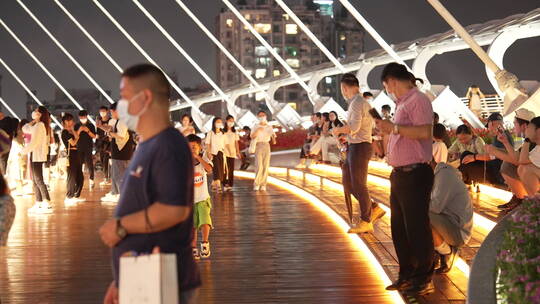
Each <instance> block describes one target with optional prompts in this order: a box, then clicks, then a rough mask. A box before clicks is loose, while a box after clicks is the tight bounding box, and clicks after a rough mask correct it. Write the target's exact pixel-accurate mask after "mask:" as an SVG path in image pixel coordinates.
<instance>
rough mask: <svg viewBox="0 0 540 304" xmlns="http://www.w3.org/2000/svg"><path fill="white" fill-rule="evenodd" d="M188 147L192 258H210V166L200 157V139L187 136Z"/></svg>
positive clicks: (208, 162)
mask: <svg viewBox="0 0 540 304" xmlns="http://www.w3.org/2000/svg"><path fill="white" fill-rule="evenodd" d="M187 140H188V143H189V147H190V148H191V153H192V156H193V166H194V170H193V173H194V174H193V175H194V183H193V185H194V191H193V198H194V199H193V201H194V203H195V204H194V205H193V228H194V229H193V230H194V231H193V232H194V233H193V234H194V236H193V242H192V243H191V247H192V248H193V250H192V252H193V257H194V258H195V260H199V259H200V258H201V257H202V258H208V257H210V242H208V236H209V235H210V228H212V218H211V217H210V210H211V209H212V201H211V199H210V193H208V184H207V178H206V174H207V173H210V172H212V166H211V165H210V161H208V160H205V159H204V157H201V142H202V140H201V138H200V137H198V136H197V135H195V134H190V135H188V136H187ZM198 230H201V234H202V242H201V251H200V254H199V250H198V249H197V234H198Z"/></svg>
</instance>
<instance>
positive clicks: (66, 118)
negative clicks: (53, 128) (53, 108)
mask: <svg viewBox="0 0 540 304" xmlns="http://www.w3.org/2000/svg"><path fill="white" fill-rule="evenodd" d="M68 120H73V115H71V114H69V113H66V114H64V116H62V123H65V122H66V121H68Z"/></svg>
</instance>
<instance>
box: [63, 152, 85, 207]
mask: <svg viewBox="0 0 540 304" xmlns="http://www.w3.org/2000/svg"><path fill="white" fill-rule="evenodd" d="M68 161H69V163H68V168H67V193H66V197H67V198H74V197H79V196H81V191H82V188H83V185H84V175H83V172H82V162H81V157H80V154H79V152H78V151H77V150H70V151H69V155H68Z"/></svg>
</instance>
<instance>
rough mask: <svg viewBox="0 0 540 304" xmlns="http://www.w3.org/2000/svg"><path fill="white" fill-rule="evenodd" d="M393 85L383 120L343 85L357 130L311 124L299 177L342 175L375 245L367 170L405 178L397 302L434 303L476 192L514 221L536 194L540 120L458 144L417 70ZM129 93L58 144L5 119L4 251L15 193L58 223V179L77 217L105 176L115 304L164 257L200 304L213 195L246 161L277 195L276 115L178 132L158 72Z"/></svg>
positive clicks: (133, 72)
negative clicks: (138, 263) (123, 268)
mask: <svg viewBox="0 0 540 304" xmlns="http://www.w3.org/2000/svg"><path fill="white" fill-rule="evenodd" d="M381 82H382V84H383V86H384V88H385V91H386V93H387V94H388V95H389V96H390V98H391V99H393V100H394V102H395V104H396V107H395V113H391V112H392V108H391V107H390V106H389V105H385V106H383V107H382V111H381V113H380V114H379V113H377V112H376V111H374V109H373V108H372V106H371V101H372V100H373V95H372V94H371V93H369V92H364V93H362V92H360V85H359V82H358V79H357V78H356V77H355V75H354V74H345V75H343V76H342V78H341V92H342V95H343V97H344V99H345V100H346V101H347V105H348V110H347V117H344V118H340V117H339V116H338V114H337V113H336V112H334V111H331V112H328V113H314V114H313V115H312V116H311V120H312V122H313V125H312V126H311V127H310V128H309V129H308V130H307V137H306V139H305V142H304V145H303V146H302V149H301V156H300V158H301V163H300V166H309V162H310V161H313V160H314V161H317V162H319V163H324V164H329V163H331V162H339V163H340V165H341V168H342V172H343V174H342V181H343V185H344V189H345V190H346V192H347V193H350V194H352V196H354V197H355V198H356V200H357V201H358V203H359V219H358V220H357V221H356V225H354V226H353V227H352V228H351V229H350V231H349V233H366V232H372V231H373V223H374V222H375V221H377V220H378V219H380V218H381V217H382V216H383V215H384V214H385V211H384V210H383V209H382V208H380V207H379V206H378V204H377V203H375V202H374V201H373V200H372V199H371V198H370V194H369V191H368V187H367V175H368V167H369V161H370V160H371V159H372V158H374V157H375V158H380V159H384V160H386V162H387V163H388V164H389V165H390V166H392V167H393V170H392V173H391V176H390V181H391V193H390V206H391V211H392V214H391V229H392V240H393V243H394V247H395V250H396V253H397V257H398V261H399V265H400V269H399V278H398V280H397V281H395V282H393V283H392V285H390V286H388V288H387V289H389V290H401V291H404V292H407V293H415V294H425V293H429V292H431V291H433V288H434V287H433V283H432V276H433V273H435V272H436V273H446V272H448V271H449V270H450V269H451V268H452V265H453V262H454V260H455V256H456V253H457V251H458V249H459V248H460V247H461V246H463V245H465V244H466V243H467V242H468V241H469V240H470V238H471V231H472V215H473V207H472V202H471V198H470V195H469V189H468V187H467V184H475V183H491V184H494V185H498V186H507V187H509V189H510V190H511V191H512V193H513V197H512V200H511V201H509V202H508V203H506V204H504V205H501V206H499V207H500V208H501V209H504V210H511V209H513V208H515V207H516V206H518V205H519V204H520V203H521V201H522V200H523V199H524V198H525V197H526V196H531V195H535V194H536V193H538V190H539V185H540V182H539V179H540V148H538V147H537V146H536V143H537V142H538V141H540V131H539V129H540V117H535V114H534V113H532V112H531V111H529V110H527V109H519V110H517V111H516V112H515V119H514V134H512V133H511V132H509V131H508V130H506V129H505V128H504V124H503V117H502V115H500V114H499V113H494V114H492V115H490V116H489V118H488V119H487V125H486V127H487V129H488V132H489V136H490V138H489V139H490V141H489V142H490V144H486V142H485V140H483V139H482V138H481V136H479V135H478V134H477V132H478V131H477V130H475V129H473V128H472V127H471V126H470V125H469V124H468V123H464V124H463V125H461V126H459V127H458V128H457V130H456V131H455V133H456V136H457V139H456V140H455V141H454V143H451V142H450V137H449V136H448V129H447V128H446V127H445V126H444V125H442V124H440V123H439V122H438V115H437V114H436V113H434V112H433V109H432V105H431V100H432V99H431V98H429V97H428V96H427V95H426V94H424V93H422V92H421V90H419V89H418V88H417V85H416V84H417V82H418V79H416V78H415V77H414V75H412V74H411V73H410V72H409V71H408V70H407V69H406V67H405V66H403V65H400V64H397V63H391V64H388V65H387V66H386V67H385V68H384V70H383V72H382V76H381ZM120 89H121V91H120V92H121V100H120V101H118V102H116V103H114V104H112V105H111V106H110V108H107V107H101V108H100V110H99V116H98V117H96V123H95V124H93V123H92V122H91V120H90V118H89V116H88V113H87V112H86V111H84V110H82V111H80V112H79V113H78V116H77V117H74V116H73V115H71V114H69V113H66V114H64V115H63V117H62V118H61V121H62V126H61V127H62V130H61V131H60V132H55V130H54V129H53V128H51V122H50V114H49V112H48V111H47V109H46V108H45V107H41V106H40V107H38V108H36V109H35V110H34V111H33V112H32V121H24V120H23V121H21V122H19V121H16V120H15V119H13V118H10V117H4V115H3V114H1V113H0V147H1V148H2V154H1V162H0V164H1V170H2V173H3V174H2V175H3V176H5V177H7V180H6V179H5V178H0V245H5V242H6V239H7V233H8V232H9V229H10V226H11V225H12V223H13V217H14V214H15V205H14V203H13V198H12V197H11V195H10V192H11V193H12V194H13V195H22V194H33V195H34V198H35V203H34V205H33V206H32V207H31V208H30V209H29V210H28V212H30V213H51V212H52V210H53V206H52V204H51V196H50V193H49V187H48V184H50V182H52V180H53V179H56V180H57V181H58V180H61V179H62V178H65V179H66V193H65V200H64V202H65V203H66V204H76V203H78V202H83V201H85V199H84V198H82V197H81V193H82V189H83V187H84V183H85V174H84V173H83V166H84V167H85V169H86V171H87V175H88V187H89V188H90V189H92V188H94V187H95V180H96V173H95V171H97V170H98V169H99V170H100V171H101V172H102V174H103V180H102V182H101V183H100V185H101V186H103V187H108V186H110V192H109V193H107V194H106V195H105V196H104V197H102V198H101V200H102V201H103V202H109V203H113V204H115V205H116V206H117V207H116V211H115V214H114V217H113V218H111V219H110V220H108V221H107V222H105V223H104V224H103V226H102V227H101V228H100V232H99V233H100V236H101V239H102V241H103V242H104V244H106V245H107V246H109V247H111V248H112V253H113V254H112V262H113V263H112V265H113V270H114V281H113V282H111V284H110V286H109V289H108V291H107V294H106V297H105V302H106V303H114V301H116V300H117V297H118V280H119V276H118V273H119V272H118V267H119V259H120V257H121V256H122V255H124V254H125V253H127V252H132V251H135V252H139V253H150V252H153V251H154V250H155V248H156V247H157V248H159V250H160V251H161V252H166V253H176V254H178V255H179V256H181V257H182V258H181V259H179V260H178V274H179V288H180V297H181V302H182V303H192V302H193V301H196V297H197V290H198V287H199V286H200V284H201V280H200V277H199V273H198V270H197V266H196V264H195V261H196V260H199V259H207V258H209V257H210V255H211V249H210V248H211V247H210V239H209V236H210V232H211V230H212V228H213V222H212V217H211V212H212V211H211V210H212V198H211V195H210V190H211V191H214V192H216V193H219V192H228V191H232V190H233V187H234V170H235V168H236V166H237V164H236V162H237V160H240V161H241V164H240V165H239V166H240V169H242V170H245V169H247V168H248V167H249V166H250V165H251V159H250V155H254V157H255V165H256V167H255V173H256V176H255V180H254V184H253V190H254V191H266V188H267V179H268V171H269V166H270V157H271V153H270V151H271V149H270V146H271V144H275V143H276V134H275V133H274V129H273V127H272V126H271V125H270V123H269V121H268V116H267V113H266V112H264V111H259V112H258V113H257V119H258V122H257V123H256V124H255V125H254V126H251V127H247V126H246V127H243V128H242V129H239V128H238V126H237V124H236V122H235V118H234V117H233V116H231V115H229V116H227V117H225V118H224V119H222V118H221V117H215V118H214V119H213V121H212V125H211V130H210V131H209V132H207V133H206V134H204V135H202V136H201V135H200V134H199V135H197V129H196V127H195V126H194V124H193V119H192V118H191V117H190V116H189V115H184V116H183V117H182V119H181V123H180V125H179V126H178V128H175V127H173V125H172V123H171V121H170V116H169V111H168V107H169V100H168V97H169V93H170V92H169V90H170V89H169V85H168V82H167V79H166V77H165V75H164V74H163V73H162V72H161V71H160V70H159V69H158V68H156V67H155V66H153V65H149V64H141V65H136V66H133V67H131V68H128V69H126V70H125V71H124V73H123V74H122V78H121V84H120ZM478 92H479V91H476V90H472V91H471V94H470V95H471V97H470V98H471V99H474V98H476V97H475V96H480V94H481V93H478ZM475 102H476V101H475ZM521 139H523V140H521ZM210 176H211V179H212V182H209V179H210ZM30 181H31V183H30ZM8 184H11V186H12V188H11V189H10V187H9V186H8ZM28 185H32V189H29V186H28ZM199 233H200V235H201V237H200V238H199ZM199 239H200V245H199V242H198V240H199ZM199 248H200V249H199ZM435 252H436V253H437V254H435Z"/></svg>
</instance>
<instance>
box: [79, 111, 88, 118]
mask: <svg viewBox="0 0 540 304" xmlns="http://www.w3.org/2000/svg"><path fill="white" fill-rule="evenodd" d="M84 116H88V112H87V111H86V110H80V111H79V117H84Z"/></svg>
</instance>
